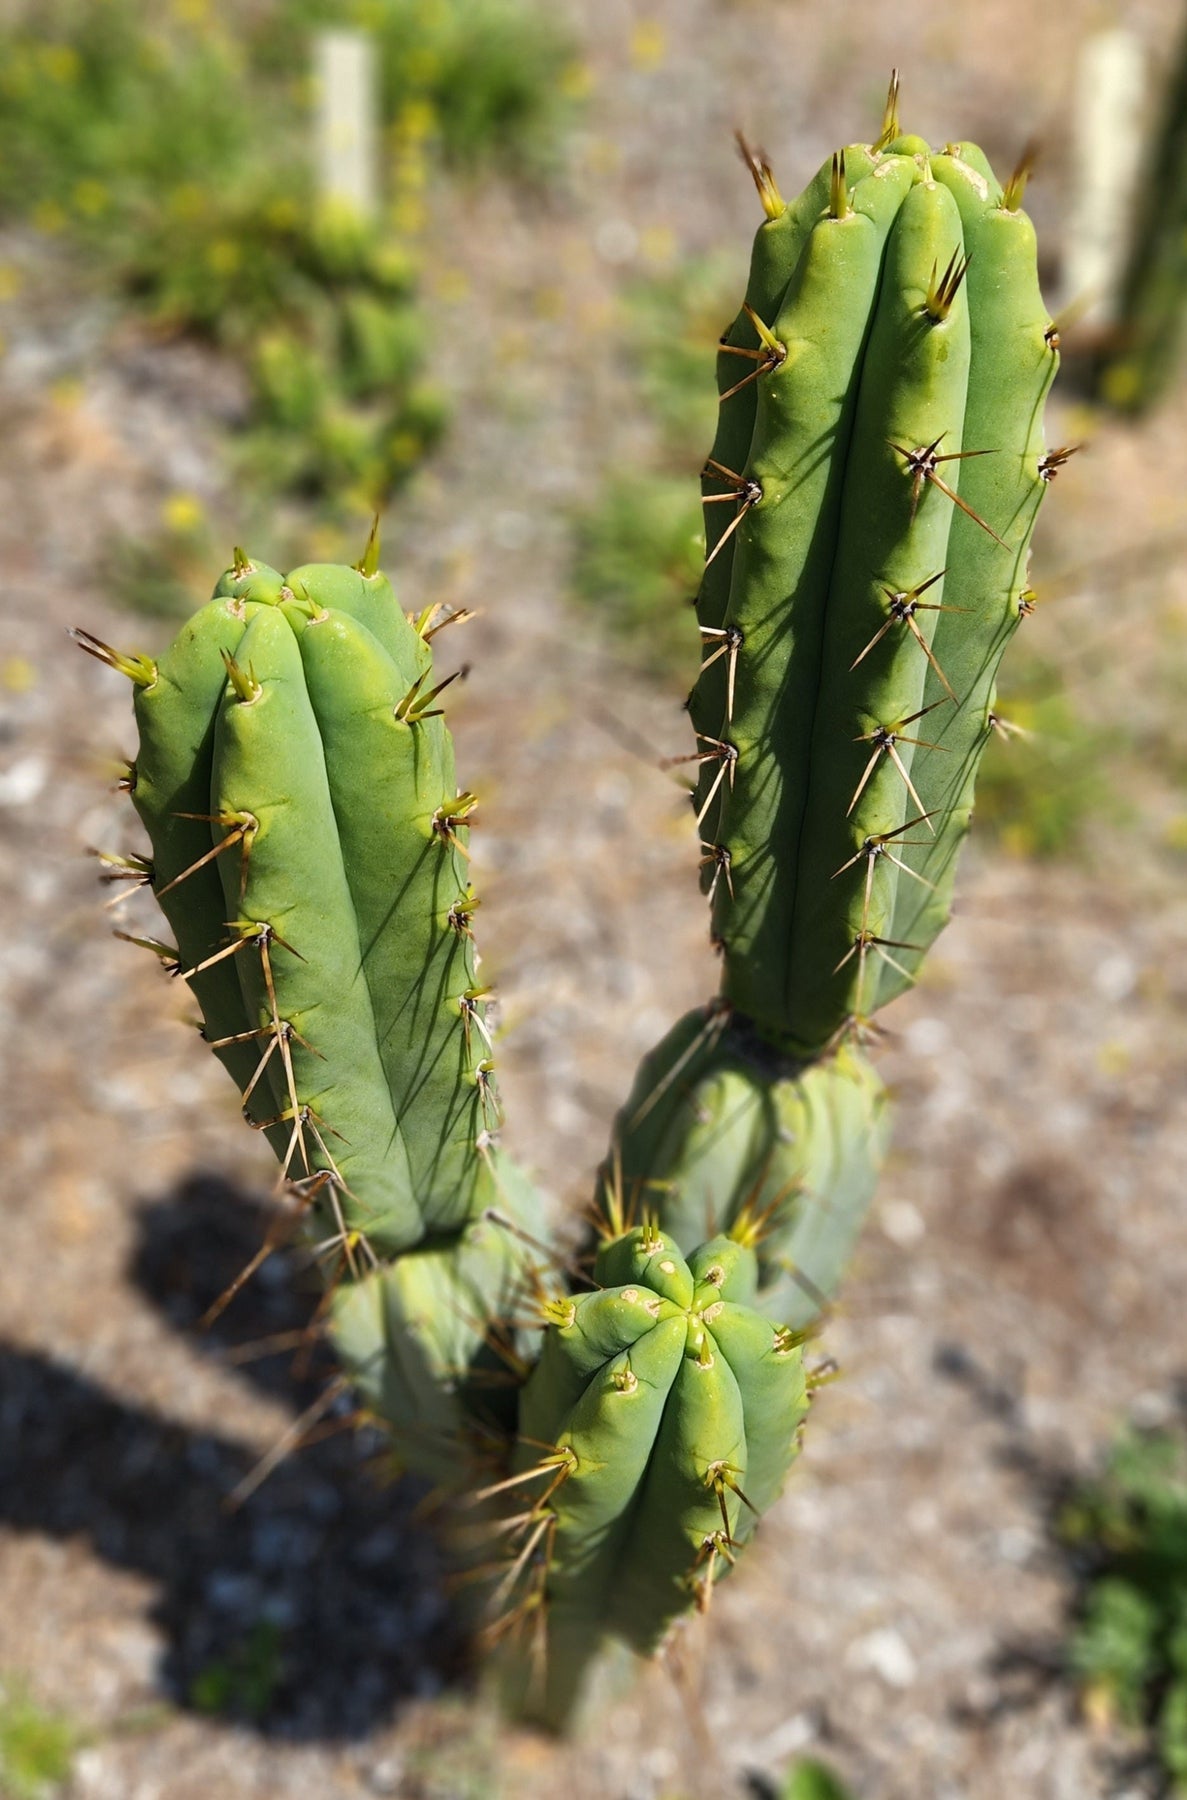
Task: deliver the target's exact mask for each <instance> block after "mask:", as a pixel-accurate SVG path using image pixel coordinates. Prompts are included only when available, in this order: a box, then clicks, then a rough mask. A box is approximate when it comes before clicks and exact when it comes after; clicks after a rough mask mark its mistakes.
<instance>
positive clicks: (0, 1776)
mask: <svg viewBox="0 0 1187 1800" xmlns="http://www.w3.org/2000/svg"><path fill="white" fill-rule="evenodd" d="M78 1739H79V1733H78V1731H77V1730H76V1728H75V1726H74V1725H73V1724H72V1723H71V1721H70V1720H69V1719H67V1718H66V1717H65V1716H64V1715H63V1714H61V1713H52V1712H47V1711H46V1710H45V1709H44V1708H43V1707H40V1706H38V1705H37V1704H36V1702H35V1701H33V1700H31V1699H30V1698H29V1696H28V1694H27V1693H26V1692H25V1691H24V1689H23V1688H22V1687H20V1686H19V1685H15V1684H13V1685H9V1686H7V1687H6V1688H4V1689H3V1690H0V1792H2V1793H3V1794H4V1795H5V1796H6V1800H44V1797H45V1796H47V1795H49V1794H50V1793H52V1792H53V1790H54V1789H55V1788H57V1787H59V1786H60V1785H61V1784H62V1783H63V1782H64V1781H66V1780H67V1779H68V1778H69V1775H70V1770H71V1765H72V1763H73V1761H74V1752H75V1749H76V1747H77V1744H78Z"/></svg>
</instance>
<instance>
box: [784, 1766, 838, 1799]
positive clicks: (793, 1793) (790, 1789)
mask: <svg viewBox="0 0 1187 1800" xmlns="http://www.w3.org/2000/svg"><path fill="white" fill-rule="evenodd" d="M782 1800H853V1796H852V1794H851V1792H850V1790H849V1789H848V1788H847V1787H845V1785H844V1784H843V1783H842V1782H841V1781H839V1780H838V1779H837V1777H836V1776H835V1775H834V1774H833V1772H832V1770H831V1769H829V1768H826V1766H825V1765H824V1763H821V1762H817V1761H816V1760H815V1759H814V1758H812V1759H809V1760H807V1761H804V1762H799V1763H797V1764H796V1766H795V1768H794V1769H792V1771H791V1773H790V1774H789V1775H788V1777H787V1781H786V1783H785V1785H784V1788H783V1793H782Z"/></svg>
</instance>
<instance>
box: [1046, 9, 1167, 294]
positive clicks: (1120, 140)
mask: <svg viewBox="0 0 1187 1800" xmlns="http://www.w3.org/2000/svg"><path fill="white" fill-rule="evenodd" d="M1146 89H1147V82H1146V56H1145V51H1144V49H1143V47H1142V44H1141V42H1140V40H1139V39H1138V37H1137V36H1136V35H1135V34H1134V33H1133V32H1132V31H1128V30H1126V29H1125V28H1124V27H1123V26H1120V27H1118V28H1117V29H1116V30H1113V31H1102V32H1099V33H1098V34H1097V35H1096V36H1094V37H1090V38H1089V39H1088V40H1087V42H1086V43H1085V44H1084V47H1083V49H1082V50H1081V52H1080V60H1079V68H1078V70H1077V80H1076V96H1075V110H1074V115H1073V118H1072V158H1071V166H1072V168H1073V170H1074V171H1075V172H1076V188H1075V191H1074V193H1073V194H1072V196H1071V206H1070V208H1069V216H1068V226H1067V239H1066V242H1065V246H1064V259H1063V294H1062V297H1061V302H1060V303H1061V305H1063V306H1069V305H1071V306H1075V305H1077V304H1081V305H1082V306H1083V311H1082V313H1081V315H1080V316H1081V321H1082V322H1083V323H1084V324H1088V325H1093V326H1096V327H1098V328H1100V327H1104V326H1107V325H1108V324H1109V323H1110V322H1111V321H1112V320H1113V319H1114V318H1115V317H1116V311H1117V298H1118V294H1117V290H1118V286H1119V283H1120V280H1121V276H1122V272H1123V270H1124V267H1125V257H1126V252H1127V250H1128V247H1129V231H1130V225H1131V222H1132V218H1133V206H1134V198H1135V194H1136V190H1137V181H1138V176H1139V173H1140V171H1141V165H1142V155H1143V152H1144V150H1145V147H1146V145H1145V137H1146V124H1147V120H1146V116H1145V101H1146Z"/></svg>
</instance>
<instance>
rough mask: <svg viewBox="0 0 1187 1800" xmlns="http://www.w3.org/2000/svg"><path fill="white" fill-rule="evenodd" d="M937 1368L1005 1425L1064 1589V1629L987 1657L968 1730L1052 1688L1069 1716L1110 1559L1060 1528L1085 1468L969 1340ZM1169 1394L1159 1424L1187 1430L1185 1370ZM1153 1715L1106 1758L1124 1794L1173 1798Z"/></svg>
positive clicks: (1016, 1468) (1137, 1799) (964, 1720)
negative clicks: (1080, 1653)
mask: <svg viewBox="0 0 1187 1800" xmlns="http://www.w3.org/2000/svg"><path fill="white" fill-rule="evenodd" d="M935 1369H936V1373H937V1375H939V1376H940V1377H941V1378H943V1379H946V1380H949V1381H952V1382H954V1383H956V1384H957V1385H958V1386H960V1387H961V1388H963V1390H964V1391H965V1393H966V1394H967V1395H968V1397H969V1399H970V1401H971V1402H972V1404H973V1406H974V1408H975V1409H976V1410H977V1411H978V1412H979V1413H980V1414H981V1416H982V1417H983V1418H986V1419H988V1420H991V1421H993V1423H995V1424H996V1425H997V1426H998V1428H999V1429H1000V1432H1001V1439H1000V1443H999V1447H998V1451H997V1455H998V1458H999V1460H1000V1461H1001V1462H1002V1463H1003V1464H1004V1465H1005V1466H1006V1467H1008V1468H1009V1469H1011V1470H1012V1471H1013V1472H1014V1473H1015V1474H1016V1475H1017V1476H1018V1478H1019V1479H1020V1480H1021V1481H1022V1483H1023V1484H1024V1486H1025V1488H1026V1489H1027V1490H1028V1493H1029V1498H1030V1500H1031V1502H1032V1505H1033V1507H1034V1510H1035V1513H1036V1516H1037V1518H1038V1521H1039V1523H1040V1525H1041V1528H1042V1540H1041V1548H1040V1549H1039V1550H1038V1552H1037V1557H1038V1559H1039V1561H1040V1563H1041V1565H1042V1566H1044V1567H1045V1568H1047V1569H1048V1570H1050V1571H1051V1572H1053V1573H1054V1574H1055V1575H1056V1576H1057V1578H1058V1579H1059V1581H1060V1583H1061V1585H1062V1588H1063V1593H1064V1601H1063V1611H1062V1619H1061V1622H1060V1626H1059V1629H1058V1630H1057V1631H1055V1632H1052V1633H1049V1634H1047V1635H1046V1636H1030V1637H1021V1636H1019V1637H1015V1638H1006V1639H1005V1640H1004V1641H1003V1642H1002V1643H1001V1644H1000V1645H999V1647H998V1649H997V1651H996V1653H995V1654H994V1656H993V1659H992V1661H991V1663H990V1665H989V1670H988V1673H989V1674H990V1675H991V1676H992V1678H993V1696H994V1697H993V1699H992V1701H990V1702H988V1703H986V1704H984V1705H973V1704H969V1705H966V1706H962V1707H960V1708H958V1709H956V1712H955V1719H956V1722H957V1723H958V1724H959V1725H961V1726H962V1727H963V1728H965V1729H969V1730H973V1731H983V1730H985V1729H987V1728H990V1727H992V1726H994V1725H996V1724H997V1723H999V1722H1000V1721H1001V1720H1002V1719H1003V1718H1004V1717H1006V1716H1007V1715H1009V1714H1023V1715H1025V1714H1026V1713H1028V1712H1033V1711H1034V1710H1035V1709H1036V1708H1037V1707H1039V1706H1040V1705H1041V1704H1042V1703H1043V1702H1044V1701H1045V1700H1046V1699H1048V1698H1049V1697H1051V1696H1053V1695H1054V1696H1057V1697H1060V1698H1062V1700H1063V1702H1064V1704H1065V1705H1066V1708H1067V1710H1068V1713H1069V1714H1075V1713H1076V1712H1077V1711H1078V1709H1079V1706H1080V1698H1079V1681H1078V1679H1077V1676H1076V1671H1075V1669H1074V1666H1073V1663H1072V1659H1071V1655H1070V1646H1071V1642H1072V1636H1073V1633H1074V1632H1075V1631H1076V1629H1077V1628H1078V1627H1079V1626H1080V1625H1081V1624H1082V1622H1083V1620H1084V1617H1085V1612H1086V1609H1087V1606H1088V1602H1089V1598H1090V1595H1091V1593H1092V1591H1093V1588H1094V1585H1095V1583H1096V1582H1097V1580H1098V1579H1099V1577H1100V1575H1101V1574H1102V1572H1104V1571H1105V1570H1106V1568H1107V1564H1108V1550H1107V1548H1106V1546H1105V1545H1104V1544H1102V1543H1087V1544H1084V1543H1071V1542H1069V1541H1068V1539H1067V1536H1066V1533H1065V1532H1064V1531H1063V1530H1062V1529H1061V1523H1062V1521H1063V1518H1064V1515H1065V1512H1066V1510H1067V1508H1068V1506H1069V1505H1070V1504H1071V1503H1072V1502H1073V1501H1074V1500H1076V1499H1077V1497H1078V1496H1079V1495H1080V1494H1081V1493H1082V1490H1083V1484H1084V1482H1085V1470H1084V1469H1083V1468H1077V1467H1076V1466H1074V1464H1073V1462H1072V1460H1071V1459H1070V1457H1068V1456H1066V1455H1062V1454H1061V1453H1060V1452H1059V1450H1058V1448H1055V1447H1053V1446H1052V1445H1051V1444H1050V1443H1049V1442H1044V1441H1042V1440H1040V1439H1038V1438H1037V1437H1036V1436H1035V1434H1034V1433H1033V1432H1032V1431H1031V1430H1030V1429H1029V1428H1028V1426H1027V1423H1026V1416H1025V1412H1024V1409H1023V1408H1022V1406H1021V1405H1020V1404H1019V1400H1018V1396H1017V1392H1016V1390H1015V1389H1013V1388H1011V1387H1009V1386H1007V1385H1006V1384H1005V1383H1004V1382H1002V1381H1000V1380H998V1379H996V1378H994V1377H993V1376H992V1375H990V1374H989V1373H988V1372H987V1371H986V1369H985V1368H984V1367H983V1366H982V1365H981V1364H980V1363H979V1362H978V1361H977V1359H976V1358H975V1357H973V1356H972V1355H971V1354H970V1353H969V1352H968V1351H967V1350H966V1349H965V1348H964V1347H963V1346H961V1345H957V1344H946V1345H944V1346H942V1347H941V1348H940V1349H939V1351H938V1352H937V1355H936V1359H935ZM1166 1398H1167V1405H1166V1407H1165V1409H1164V1410H1165V1416H1163V1417H1161V1418H1160V1424H1161V1425H1162V1426H1163V1427H1164V1428H1165V1427H1173V1428H1174V1429H1175V1430H1176V1431H1177V1432H1179V1433H1180V1434H1181V1433H1183V1432H1184V1431H1187V1374H1183V1375H1180V1376H1179V1378H1178V1379H1177V1381H1175V1382H1174V1383H1173V1385H1172V1388H1171V1391H1170V1393H1169V1395H1168V1396H1167V1397H1166ZM1152 1699H1153V1701H1154V1707H1155V1711H1156V1709H1157V1703H1158V1701H1159V1700H1160V1699H1161V1695H1160V1694H1159V1693H1157V1692H1154V1693H1153V1695H1152ZM1153 1716H1154V1714H1153V1713H1152V1714H1151V1719H1150V1721H1149V1724H1150V1729H1149V1730H1148V1731H1147V1732H1145V1733H1144V1734H1140V1735H1136V1736H1135V1734H1133V1733H1121V1732H1118V1733H1117V1734H1116V1735H1114V1736H1112V1737H1111V1738H1110V1739H1107V1740H1102V1742H1101V1745H1100V1757H1101V1761H1102V1764H1103V1765H1104V1767H1105V1768H1106V1770H1107V1771H1108V1776H1109V1780H1110V1783H1111V1786H1110V1791H1111V1792H1114V1791H1115V1792H1116V1793H1117V1794H1118V1795H1122V1796H1124V1800H1171V1797H1172V1796H1173V1795H1174V1794H1175V1793H1177V1792H1179V1791H1180V1790H1179V1789H1178V1788H1176V1786H1175V1784H1174V1782H1173V1781H1172V1780H1171V1779H1170V1777H1169V1776H1168V1775H1167V1773H1166V1771H1165V1769H1164V1767H1163V1764H1162V1759H1161V1758H1160V1756H1159V1754H1158V1749H1157V1742H1156V1736H1155V1733H1154V1730H1153Z"/></svg>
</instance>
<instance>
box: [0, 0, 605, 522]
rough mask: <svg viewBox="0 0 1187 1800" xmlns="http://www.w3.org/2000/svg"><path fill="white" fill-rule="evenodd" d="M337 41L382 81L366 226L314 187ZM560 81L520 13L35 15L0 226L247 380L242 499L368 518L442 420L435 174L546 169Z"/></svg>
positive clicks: (467, 2) (111, 10)
mask: <svg viewBox="0 0 1187 1800" xmlns="http://www.w3.org/2000/svg"><path fill="white" fill-rule="evenodd" d="M334 23H337V24H344V23H357V24H360V25H366V26H368V27H369V28H370V29H371V30H372V31H373V32H374V33H375V36H376V40H377V45H378V49H379V54H380V58H381V66H382V70H383V90H384V108H385V110H384V121H385V131H386V138H385V146H386V156H385V163H386V176H387V182H386V185H387V192H388V205H387V209H386V212H385V215H384V217H383V219H382V221H381V222H379V223H378V224H375V225H371V226H367V227H364V226H362V225H361V224H360V223H359V222H358V221H356V220H355V219H353V218H349V217H345V216H342V215H339V214H334V213H331V212H327V211H326V210H325V209H324V208H319V206H318V204H317V201H316V197H315V195H314V192H313V186H312V183H313V171H312V169H311V166H310V158H309V154H308V139H309V129H310V106H311V98H312V96H311V76H310V45H311V37H312V32H313V30H314V28H315V27H316V26H319V25H323V24H334ZM568 59H569V51H568V48H567V45H566V42H565V39H564V37H563V35H562V34H561V33H560V31H559V29H558V28H557V27H556V26H555V25H553V24H552V23H550V21H549V20H548V18H547V17H546V16H543V15H542V14H541V13H540V12H539V11H538V10H536V8H535V6H534V5H532V4H530V0H358V3H357V4H339V5H334V4H332V3H331V0H274V3H273V4H271V5H268V4H264V3H262V0H261V3H259V4H256V5H254V6H253V5H250V4H245V5H235V4H234V3H233V0H221V3H216V0H172V3H171V4H166V5H161V6H154V7H151V8H148V7H145V6H144V5H143V4H142V3H141V0H38V4H36V5H29V6H26V7H25V8H24V9H23V12H22V13H21V15H20V18H19V20H18V22H17V23H15V24H9V25H7V26H5V27H4V28H2V29H0V218H6V219H9V220H13V219H20V220H23V221H26V222H28V223H30V224H32V225H33V226H34V227H35V228H37V229H38V230H40V231H42V232H45V233H48V234H53V235H56V236H59V237H62V238H65V239H67V240H68V241H69V242H70V243H72V244H73V245H74V246H76V247H77V248H78V249H79V250H80V251H81V252H82V253H83V254H84V255H85V256H86V258H87V259H88V261H89V262H90V264H91V266H92V267H94V268H95V269H96V270H97V271H98V272H99V273H100V274H101V275H102V276H103V277H104V278H105V279H106V280H107V281H108V282H110V283H111V284H112V285H113V286H114V287H115V289H116V290H117V291H118V292H119V293H121V294H122V295H123V296H124V297H125V298H126V299H127V300H128V301H129V302H130V303H132V304H134V305H135V306H136V307H137V308H138V309H140V310H141V311H142V312H144V313H145V314H146V315H147V316H148V318H149V319H150V320H151V322H152V323H153V325H154V326H155V327H156V328H158V329H160V330H163V331H168V332H190V333H196V334H200V335H202V336H205V337H207V338H209V339H211V340H212V341H214V342H215V343H217V344H219V345H221V346H223V347H224V348H227V349H229V350H231V351H232V352H234V353H236V354H237V355H239V356H240V357H242V358H243V359H244V361H245V363H246V365H247V367H248V370H249V374H250V383H251V416H250V421H249V427H248V432H247V436H246V441H245V446H244V448H245V461H246V473H247V474H248V475H249V476H250V478H251V479H252V480H253V481H255V482H259V483H262V484H264V485H265V486H267V487H269V488H271V489H272V490H276V489H287V490H295V491H298V492H304V493H308V494H310V495H318V494H323V493H330V494H333V495H335V496H338V497H350V498H352V499H354V500H355V501H362V502H364V503H365V504H366V505H378V504H380V503H382V501H383V500H384V499H385V498H386V497H387V496H388V495H389V494H390V493H391V492H392V491H393V490H394V489H395V488H397V487H398V486H399V485H400V483H401V482H402V481H403V480H404V479H405V478H406V477H407V476H408V474H409V473H410V472H411V471H412V470H413V469H414V468H415V467H416V466H417V464H418V463H419V462H420V460H421V459H422V458H423V456H424V455H425V454H426V453H427V451H428V450H429V449H430V448H431V447H432V445H433V444H434V443H435V441H436V440H437V438H438V437H439V435H440V432H441V430H442V428H443V426H444V423H445V418H446V408H445V403H444V400H443V398H442V396H441V394H440V393H439V392H438V391H437V390H436V389H435V388H434V387H433V386H432V385H431V384H430V383H428V382H427V381H426V380H425V377H424V372H423V371H424V362H425V355H426V349H427V326H426V321H425V318H424V315H423V312H422V310H421V307H420V305H419V303H418V291H417V290H418V279H419V269H418V262H417V257H416V254H415V250H414V248H413V247H412V246H413V245H414V243H415V239H416V235H417V233H418V231H419V229H420V227H421V226H422V224H423V222H424V218H425V193H426V189H427V186H428V183H429V180H430V175H431V171H432V168H433V165H434V162H435V160H436V159H437V157H438V154H440V155H443V156H445V157H446V158H451V159H452V160H453V161H454V162H456V163H458V164H461V165H463V166H465V167H467V168H473V167H475V166H476V165H477V164H479V163H480V162H487V163H493V164H497V163H502V164H503V165H504V166H510V167H513V168H517V169H524V168H528V167H532V168H539V167H542V166H543V165H544V164H545V163H546V162H547V160H548V158H549V156H550V155H552V154H554V153H555V150H556V146H557V143H558V133H559V129H560V126H561V123H562V119H563V109H564V105H565V102H564V100H563V94H564V91H565V89H566V85H567V71H568V69H569V60H568ZM569 85H571V84H569Z"/></svg>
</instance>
